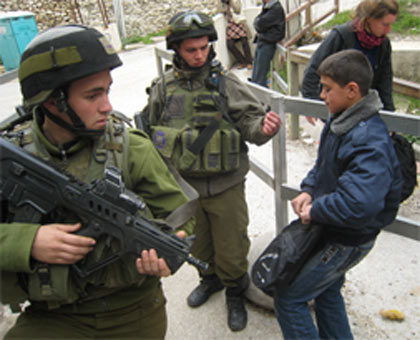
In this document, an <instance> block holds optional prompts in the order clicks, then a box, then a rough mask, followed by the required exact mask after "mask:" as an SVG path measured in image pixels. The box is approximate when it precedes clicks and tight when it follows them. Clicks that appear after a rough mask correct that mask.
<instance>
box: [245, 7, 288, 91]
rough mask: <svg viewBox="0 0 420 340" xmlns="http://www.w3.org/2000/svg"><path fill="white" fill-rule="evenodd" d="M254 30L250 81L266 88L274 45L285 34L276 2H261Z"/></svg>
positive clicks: (282, 17) (280, 8)
mask: <svg viewBox="0 0 420 340" xmlns="http://www.w3.org/2000/svg"><path fill="white" fill-rule="evenodd" d="M254 28H255V30H256V31H257V35H256V37H255V39H254V41H255V42H256V43H257V47H256V50H255V56H254V64H253V65H252V76H251V81H252V82H254V83H257V84H259V85H261V86H265V87H268V85H267V74H268V72H269V70H270V65H271V60H272V59H273V57H274V53H275V52H276V44H277V43H278V42H280V41H281V40H283V38H284V37H285V34H286V17H285V15H284V9H283V7H282V5H281V4H280V2H279V1H278V0H263V6H262V10H261V12H260V14H258V16H257V17H256V18H255V19H254Z"/></svg>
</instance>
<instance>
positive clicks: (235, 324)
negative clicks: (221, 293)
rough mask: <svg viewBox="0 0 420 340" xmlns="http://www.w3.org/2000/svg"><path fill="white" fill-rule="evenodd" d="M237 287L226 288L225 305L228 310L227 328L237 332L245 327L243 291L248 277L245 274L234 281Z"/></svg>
mask: <svg viewBox="0 0 420 340" xmlns="http://www.w3.org/2000/svg"><path fill="white" fill-rule="evenodd" d="M236 283H237V284H238V286H236V287H228V288H226V305H227V310H228V326H229V328H230V329H231V330H232V331H234V332H238V331H241V330H243V329H244V328H245V327H246V324H247V322H248V313H247V311H246V309H245V296H244V295H245V291H246V290H247V289H248V287H249V276H248V274H245V275H244V276H242V277H241V278H240V279H239V280H237V281H236Z"/></svg>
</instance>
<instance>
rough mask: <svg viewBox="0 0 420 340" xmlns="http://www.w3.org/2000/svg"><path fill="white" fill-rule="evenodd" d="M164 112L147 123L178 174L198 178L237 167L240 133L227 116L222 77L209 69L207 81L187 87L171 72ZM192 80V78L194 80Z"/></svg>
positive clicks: (154, 141)
mask: <svg viewBox="0 0 420 340" xmlns="http://www.w3.org/2000/svg"><path fill="white" fill-rule="evenodd" d="M171 75H172V77H171V76H170V78H169V79H167V80H168V81H167V83H166V96H165V97H166V99H165V104H164V112H163V114H162V115H161V117H160V119H159V123H158V125H154V126H151V136H152V140H153V143H154V145H155V146H156V148H157V149H158V150H159V151H160V152H161V154H162V155H163V156H164V157H165V158H167V159H169V160H171V161H172V162H173V164H174V165H175V167H176V168H177V169H178V170H179V171H180V173H181V175H186V176H193V177H201V176H203V177H204V176H211V175H216V174H220V173H226V172H230V171H234V170H236V169H238V168H239V165H240V164H239V158H240V151H241V135H240V133H239V132H238V131H237V130H236V128H235V126H234V123H233V122H232V121H231V119H230V117H229V116H228V113H227V109H226V97H225V93H224V82H225V78H224V76H223V75H222V72H221V70H220V69H218V68H217V69H213V71H212V72H211V75H210V77H209V78H208V80H207V81H205V82H204V81H203V82H201V85H198V86H194V87H193V88H191V87H189V86H188V85H187V83H186V82H183V81H178V80H177V73H176V71H175V72H174V73H171ZM194 82H196V81H194Z"/></svg>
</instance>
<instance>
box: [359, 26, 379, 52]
mask: <svg viewBox="0 0 420 340" xmlns="http://www.w3.org/2000/svg"><path fill="white" fill-rule="evenodd" d="M354 29H355V31H356V34H357V40H359V43H360V45H361V46H362V47H363V48H366V49H368V50H371V49H372V48H374V47H376V46H379V45H380V44H382V42H383V41H384V39H385V36H383V37H377V36H375V35H373V34H371V33H369V32H366V30H365V29H364V28H362V27H361V26H360V23H359V22H358V21H355V22H354Z"/></svg>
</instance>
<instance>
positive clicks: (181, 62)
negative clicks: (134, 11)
mask: <svg viewBox="0 0 420 340" xmlns="http://www.w3.org/2000/svg"><path fill="white" fill-rule="evenodd" d="M167 32H168V35H167V36H166V43H167V48H168V49H171V50H173V51H174V52H175V53H174V56H173V69H172V70H170V71H168V72H167V73H165V74H164V75H163V76H161V77H159V78H158V79H156V80H154V81H153V82H152V86H151V88H150V89H148V91H147V92H148V93H149V101H148V105H147V106H146V107H145V108H144V109H143V111H142V112H141V114H140V121H141V122H142V123H141V125H143V126H144V127H145V129H146V130H147V131H148V132H149V134H150V135H151V138H152V140H153V142H154V144H155V146H156V148H157V149H158V150H160V152H161V153H162V155H164V156H166V157H167V158H168V159H169V160H170V161H171V162H172V163H173V164H174V165H175V166H176V168H177V169H178V170H179V172H180V174H181V175H182V176H183V177H184V178H185V180H186V181H187V182H188V183H189V184H191V185H192V186H193V187H194V188H195V189H196V190H197V192H198V193H199V195H200V197H199V200H198V208H197V213H196V215H195V216H196V227H195V229H194V234H195V236H196V239H195V241H194V242H193V244H192V248H191V253H192V254H193V255H194V256H195V257H197V258H198V259H201V260H203V261H205V262H207V263H209V268H208V269H207V270H205V271H200V272H199V275H200V278H201V281H200V283H199V285H198V286H197V287H196V288H195V289H194V290H193V291H192V292H191V294H190V295H189V296H188V298H187V303H188V305H189V306H190V307H199V306H201V305H202V304H204V303H205V302H206V301H207V300H208V299H209V297H210V296H211V295H212V294H214V293H216V292H218V291H221V290H222V289H224V288H226V291H225V293H226V304H227V311H228V326H229V328H230V329H231V330H232V331H240V330H242V329H244V328H245V327H246V324H247V311H246V309H245V296H244V294H245V291H246V290H247V288H248V286H249V277H248V260H247V255H248V251H249V246H250V241H249V238H248V232H247V227H248V207H247V203H246V200H245V176H246V174H247V173H248V171H249V160H248V147H247V145H246V143H245V141H246V142H251V143H254V144H257V145H261V144H264V143H266V142H267V141H269V140H270V139H271V138H272V137H273V136H274V135H275V134H276V133H277V131H278V130H279V128H280V126H281V120H280V117H279V116H278V115H277V114H276V113H274V112H272V111H270V112H268V113H266V112H265V110H264V108H263V107H262V105H261V104H260V101H259V100H258V99H257V98H256V97H255V96H254V95H253V94H252V92H251V91H250V90H249V88H248V87H247V86H246V85H245V84H244V83H243V82H242V81H240V80H239V79H238V77H236V76H235V75H234V74H233V73H232V72H229V71H224V70H223V69H222V67H221V64H220V62H219V61H217V60H216V59H215V57H216V55H215V52H214V50H213V46H212V45H211V44H210V43H211V42H213V41H215V40H217V32H216V30H215V27H214V23H213V20H212V19H211V18H210V17H209V16H208V15H206V14H204V13H202V12H198V11H194V10H192V11H188V12H180V13H178V14H176V15H175V16H174V17H172V18H171V20H170V21H169V26H168V30H167ZM136 121H139V119H137V118H136Z"/></svg>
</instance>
